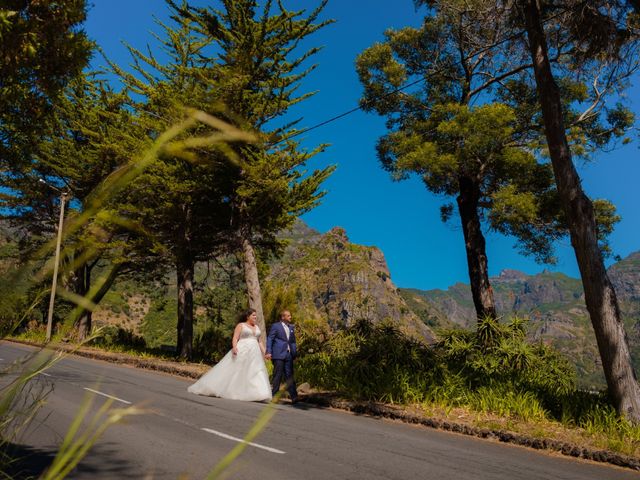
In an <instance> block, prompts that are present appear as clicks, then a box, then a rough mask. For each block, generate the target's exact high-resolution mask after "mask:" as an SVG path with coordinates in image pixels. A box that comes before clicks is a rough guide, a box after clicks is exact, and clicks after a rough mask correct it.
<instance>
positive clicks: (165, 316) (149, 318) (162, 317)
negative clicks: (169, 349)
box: [140, 297, 177, 348]
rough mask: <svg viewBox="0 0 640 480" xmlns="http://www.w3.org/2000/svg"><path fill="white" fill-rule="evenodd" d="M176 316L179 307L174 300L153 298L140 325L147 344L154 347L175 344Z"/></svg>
mask: <svg viewBox="0 0 640 480" xmlns="http://www.w3.org/2000/svg"><path fill="white" fill-rule="evenodd" d="M176 317H177V308H176V304H175V302H174V301H172V300H170V299H168V298H166V297H159V298H153V299H152V301H151V306H150V308H149V311H148V312H147V314H146V315H145V317H144V319H143V320H142V324H141V325H140V332H141V333H142V336H143V337H144V339H145V342H146V344H147V345H148V346H149V347H152V348H158V347H160V346H162V345H175V343H176V329H175V319H176Z"/></svg>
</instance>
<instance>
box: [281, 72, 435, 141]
mask: <svg viewBox="0 0 640 480" xmlns="http://www.w3.org/2000/svg"><path fill="white" fill-rule="evenodd" d="M425 80H426V78H420V79H418V80H415V81H413V82H411V83H407V84H406V85H403V86H402V87H398V88H396V89H394V90H392V91H390V92H387V93H385V94H384V95H382V96H380V97H377V98H375V99H372V100H368V101H366V102H363V103H362V104H361V105H358V106H357V107H354V108H352V109H351V110H347V111H346V112H343V113H341V114H339V115H336V116H334V117H331V118H329V119H327V120H324V121H322V122H320V123H317V124H315V125H312V126H311V127H308V128H303V129H302V130H300V131H299V132H295V133H292V134H291V135H288V136H286V137H284V138H282V139H280V140H278V141H277V142H275V143H272V144H271V146H272V147H275V146H276V145H278V144H280V143H282V142H285V141H287V140H289V139H291V138H294V137H297V136H298V135H302V134H303V133H307V132H310V131H311V130H315V129H316V128H320V127H323V126H324V125H327V124H328V123H332V122H335V121H336V120H339V119H341V118H343V117H346V116H347V115H351V114H352V113H354V112H357V111H358V110H362V109H363V108H365V107H367V106H368V105H370V104H371V103H373V102H374V101H378V100H383V99H385V98H387V97H390V96H391V95H395V94H396V93H398V92H401V91H403V90H406V89H407V88H409V87H413V86H414V85H417V84H418V83H421V82H424V81H425Z"/></svg>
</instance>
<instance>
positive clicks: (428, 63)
mask: <svg viewBox="0 0 640 480" xmlns="http://www.w3.org/2000/svg"><path fill="white" fill-rule="evenodd" d="M416 3H433V2H416ZM503 13H504V9H503V8H497V9H496V6H495V5H494V2H489V1H484V0H480V1H475V2H473V8H471V6H468V5H466V4H463V3H461V2H454V1H452V2H440V3H439V4H438V8H437V9H436V10H431V11H429V12H428V15H426V16H425V18H424V21H423V24H422V26H421V27H420V28H403V29H401V30H398V31H394V30H388V31H387V32H385V41H384V42H383V43H377V44H375V45H373V46H372V47H370V48H368V49H367V50H365V51H364V52H363V53H362V54H361V55H360V56H359V57H358V59H357V63H356V65H357V71H358V75H359V77H360V80H361V82H362V84H363V86H364V95H363V98H362V100H361V105H362V107H363V109H364V110H366V111H375V112H377V113H378V114H380V115H383V116H385V117H386V118H387V127H388V129H389V130H390V133H389V134H387V135H386V136H384V137H383V138H381V140H380V141H379V143H378V156H379V158H380V160H381V162H382V165H383V167H384V168H385V169H387V170H389V171H390V172H392V173H393V174H394V176H395V177H396V178H404V177H405V176H406V175H407V173H408V172H417V173H418V174H420V175H421V176H422V179H423V181H424V182H425V185H426V186H427V188H428V189H429V190H431V191H433V192H434V193H437V194H444V195H448V196H455V198H456V203H457V210H458V214H459V216H460V221H461V224H462V230H463V234H464V241H465V250H466V255H467V265H468V270H469V279H470V284H471V291H472V297H473V301H474V305H475V309H476V313H477V316H478V317H479V318H482V317H485V316H490V317H495V316H496V308H495V302H494V298H493V292H492V289H491V285H490V283H489V269H488V259H487V253H486V241H485V237H484V233H483V230H482V220H483V217H484V214H485V212H489V211H491V209H492V206H493V197H494V195H499V194H500V192H501V191H502V192H503V193H504V192H505V191H506V190H505V189H510V191H511V193H512V195H515V194H518V195H520V196H521V197H520V198H523V197H528V198H530V199H531V198H534V197H535V196H536V195H538V196H540V195H546V196H549V194H550V193H551V190H552V184H551V183H550V179H551V177H550V175H549V173H548V172H547V168H546V167H545V166H543V165H538V164H537V163H536V161H535V158H534V157H533V156H532V155H530V154H528V153H527V152H526V150H524V149H523V148H522V147H523V146H524V145H522V143H521V142H520V140H521V137H522V136H523V134H522V132H518V131H517V129H516V127H517V125H516V116H515V113H514V112H513V111H512V109H510V108H508V107H506V106H504V105H502V106H501V105H494V106H483V107H480V108H477V109H474V108H472V107H471V106H470V105H471V104H472V103H474V102H480V103H482V102H486V101H487V99H488V98H491V94H492V92H494V90H495V88H496V87H497V86H499V85H500V83H501V82H502V81H503V80H504V79H506V78H508V77H510V76H512V75H516V74H517V73H519V72H521V71H522V70H524V68H525V67H524V66H523V61H522V55H519V56H518V55H516V54H517V51H514V52H513V53H514V54H513V55H511V56H508V55H502V56H501V55H496V54H494V52H492V51H491V50H490V49H486V48H485V42H484V41H485V40H486V39H487V38H500V37H502V36H503V35H504V34H505V29H506V26H505V24H504V23H503V22H500V21H497V22H496V21H494V20H495V19H496V18H499V17H500V15H501V14H503ZM407 84H414V85H417V84H419V86H416V87H415V88H414V89H413V91H412V92H411V93H408V92H407V91H402V90H401V88H404V86H405V85H407ZM492 132H495V135H493V134H492ZM548 203H549V202H544V201H531V200H530V201H529V204H530V206H531V208H532V210H533V211H534V213H535V215H536V216H537V217H538V218H541V216H542V212H539V210H540V209H541V208H543V207H546V206H547V204H548ZM452 211H453V205H450V204H449V205H445V206H444V207H443V210H442V213H443V218H445V219H446V218H449V217H450V215H451V213H452ZM502 218H505V217H502ZM532 225H533V223H532ZM514 231H515V230H514ZM552 231H553V228H552V227H550V228H544V229H542V230H540V229H539V230H538V231H537V233H536V230H535V229H528V232H527V233H528V235H529V239H528V240H527V238H526V237H525V236H524V235H522V236H521V238H522V240H523V242H524V243H525V246H526V247H527V248H525V250H528V249H529V248H533V249H534V250H535V251H536V255H538V257H539V258H541V259H549V258H550V256H549V249H550V246H551V242H545V241H544V240H545V238H547V239H551V238H553V235H552V234H551V232H552ZM523 233H524V232H523ZM550 234H551V235H550ZM534 240H537V241H538V242H537V244H536V242H535V241H534ZM541 240H542V241H541Z"/></svg>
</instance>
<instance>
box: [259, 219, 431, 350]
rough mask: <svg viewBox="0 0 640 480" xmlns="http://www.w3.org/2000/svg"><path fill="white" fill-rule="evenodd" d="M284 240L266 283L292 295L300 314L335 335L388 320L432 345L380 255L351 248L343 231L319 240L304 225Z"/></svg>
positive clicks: (336, 230) (372, 249)
mask: <svg viewBox="0 0 640 480" xmlns="http://www.w3.org/2000/svg"><path fill="white" fill-rule="evenodd" d="M286 238H287V239H288V241H289V245H288V246H287V248H286V249H285V251H284V254H283V255H282V257H281V258H279V259H278V260H277V261H274V262H272V264H271V268H270V271H269V274H268V276H267V278H266V283H267V287H268V289H269V290H272V291H273V290H278V291H282V290H285V291H289V292H291V291H292V290H293V291H294V292H295V299H296V303H297V308H298V309H300V310H302V311H304V312H306V315H310V316H312V317H316V318H318V319H321V320H322V321H324V322H326V323H327V324H328V325H329V327H330V328H331V329H332V330H336V329H339V328H344V327H348V326H351V325H353V324H354V323H355V322H356V321H358V320H361V319H364V320H369V321H372V322H380V321H385V320H387V321H391V322H393V323H396V324H397V325H399V326H400V327H401V328H402V329H403V330H405V331H407V332H409V333H412V334H415V335H417V336H419V337H421V338H424V339H426V340H427V341H432V340H433V339H434V335H433V332H432V330H431V329H430V328H429V327H428V326H427V325H426V324H425V323H424V322H422V321H421V320H420V318H419V317H418V315H416V314H415V313H414V312H413V310H412V309H411V308H409V306H408V305H407V304H406V301H405V300H404V298H403V297H402V296H401V295H400V293H399V291H398V289H397V288H396V286H395V285H394V284H393V282H392V281H391V274H390V273H389V267H388V266H387V262H386V260H385V258H384V254H383V253H382V252H381V251H380V249H378V248H377V247H366V246H362V245H356V244H354V243H351V242H350V241H349V239H348V238H347V235H346V232H345V230H344V229H342V228H340V227H336V228H333V229H332V230H330V231H329V232H327V233H326V234H324V235H321V234H319V233H318V232H316V231H315V230H313V229H310V228H309V227H307V226H306V225H305V224H303V223H302V222H297V223H296V224H295V225H294V227H293V228H292V229H291V231H289V232H287V233H286Z"/></svg>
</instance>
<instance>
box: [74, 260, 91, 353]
mask: <svg viewBox="0 0 640 480" xmlns="http://www.w3.org/2000/svg"><path fill="white" fill-rule="evenodd" d="M90 288H91V268H90V267H89V265H88V264H87V263H84V264H83V265H82V266H81V267H80V268H79V269H78V270H77V271H76V293H77V294H78V295H80V296H81V297H86V296H87V293H89V289H90ZM90 333H91V310H88V309H86V308H83V309H82V310H81V311H80V313H79V315H78V340H80V341H83V340H84V339H85V338H87V337H88V336H89V334H90Z"/></svg>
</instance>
